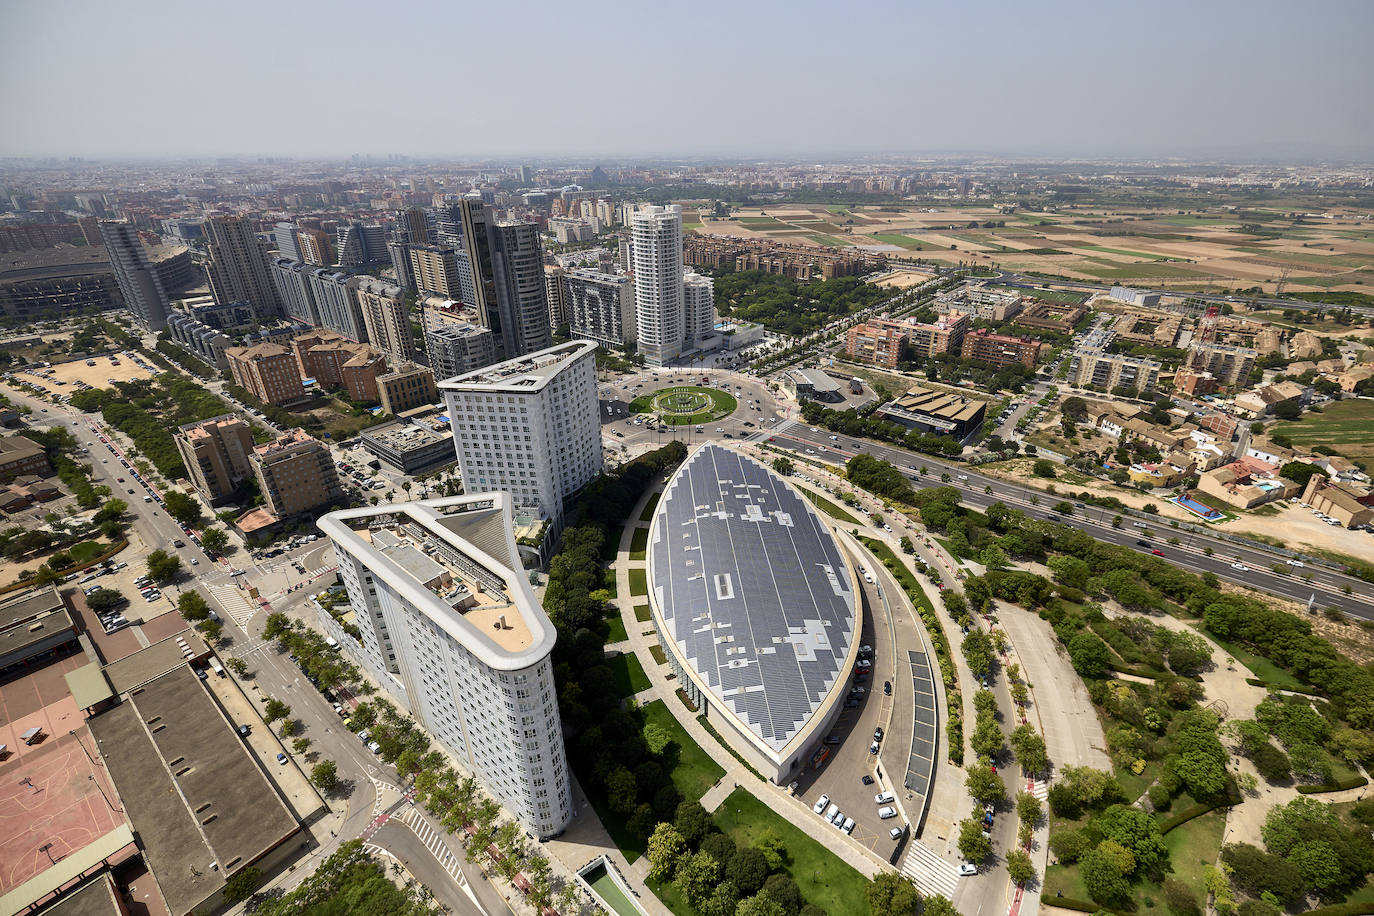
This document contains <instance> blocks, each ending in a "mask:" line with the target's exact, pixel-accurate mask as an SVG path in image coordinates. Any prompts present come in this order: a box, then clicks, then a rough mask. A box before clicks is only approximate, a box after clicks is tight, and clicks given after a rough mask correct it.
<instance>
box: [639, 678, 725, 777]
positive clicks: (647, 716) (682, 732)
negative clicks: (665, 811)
mask: <svg viewBox="0 0 1374 916" xmlns="http://www.w3.org/2000/svg"><path fill="white" fill-rule="evenodd" d="M640 712H641V714H642V715H643V716H644V724H645V725H651V724H652V725H657V726H659V727H660V728H662V729H663V730H664V731H666V732H667V733H668V735H669V737H670V739H671V740H672V742H673V744H675V745H676V746H677V761H676V763H675V764H674V766H673V769H672V772H670V773H669V774H668V775H669V776H670V777H671V778H672V780H673V785H675V786H677V790H678V791H679V792H681V793H682V797H683V798H684V799H686V800H688V801H700V800H701V796H703V795H705V794H706V790H707V789H709V788H711V787H712V786H713V785H715V784H716V783H717V782H719V781H720V778H721V777H722V776H724V775H725V768H724V767H722V766H721V765H720V764H718V763H716V762H715V761H714V760H712V759H711V755H710V754H707V753H706V752H705V751H703V750H702V749H701V745H699V744H697V743H696V742H695V741H693V740H692V736H691V735H689V734H687V730H686V729H685V728H683V727H682V724H681V723H680V722H678V720H677V719H675V718H674V717H673V714H672V713H671V712H669V711H668V707H667V706H666V705H664V703H663V701H662V700H654V701H653V702H652V703H649V704H647V705H645V706H644V707H642V708H641V709H640Z"/></svg>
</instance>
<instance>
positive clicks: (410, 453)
mask: <svg viewBox="0 0 1374 916" xmlns="http://www.w3.org/2000/svg"><path fill="white" fill-rule="evenodd" d="M359 439H360V441H361V442H362V446H363V448H365V449H367V450H368V451H369V452H371V453H372V454H374V455H376V456H377V458H378V459H379V460H381V461H385V462H386V463H387V464H389V465H391V466H392V467H394V468H396V469H397V470H398V471H401V472H403V473H406V474H419V473H422V472H424V471H428V470H429V469H430V468H436V467H439V466H440V465H444V464H452V463H453V460H454V452H453V434H452V433H441V432H438V431H437V430H432V429H427V428H425V427H424V426H417V425H415V424H412V423H383V424H382V425H380V426H373V427H370V428H368V429H365V430H363V432H362V435H361V436H360V437H359Z"/></svg>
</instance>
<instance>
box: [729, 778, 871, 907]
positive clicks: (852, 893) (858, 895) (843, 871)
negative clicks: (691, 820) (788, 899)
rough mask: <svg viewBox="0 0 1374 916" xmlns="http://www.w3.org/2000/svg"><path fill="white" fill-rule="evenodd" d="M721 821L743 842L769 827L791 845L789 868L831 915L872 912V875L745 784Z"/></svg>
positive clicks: (731, 798) (746, 843) (804, 890)
mask: <svg viewBox="0 0 1374 916" xmlns="http://www.w3.org/2000/svg"><path fill="white" fill-rule="evenodd" d="M715 821H716V826H718V827H720V829H721V830H722V831H723V832H724V833H727V834H729V835H730V836H731V837H732V838H733V839H734V840H735V842H736V843H738V844H739V845H741V846H750V845H753V844H754V842H755V841H757V840H758V839H759V837H761V836H763V834H764V833H765V832H769V831H771V832H772V833H774V834H776V835H777V836H778V837H779V838H780V839H781V840H782V842H783V845H784V846H785V847H786V848H787V853H788V861H787V864H786V866H785V870H786V871H787V873H788V874H790V875H791V876H792V880H793V881H795V882H797V887H799V888H800V889H801V892H802V897H803V898H804V899H805V900H806V901H807V902H808V903H814V904H816V905H817V906H819V907H820V908H821V909H823V910H825V911H826V912H827V913H831V914H839V913H844V914H846V916H861V914H865V913H869V912H871V911H870V910H869V907H868V893H867V889H868V879H866V878H865V877H864V876H863V875H861V874H859V873H858V872H857V871H855V870H854V868H853V867H851V866H850V865H847V864H846V863H845V862H843V861H841V860H840V858H839V857H838V856H836V855H835V854H834V853H833V852H831V851H830V850H828V849H826V848H825V847H824V846H822V845H821V844H820V843H817V842H816V841H815V840H813V839H811V837H810V836H809V835H807V834H805V833H803V832H802V831H801V830H799V829H797V828H796V827H794V826H792V824H791V823H790V822H789V821H788V820H786V819H785V818H783V817H781V816H779V815H778V814H776V813H774V812H773V811H772V810H770V809H769V808H768V806H767V805H765V804H764V803H763V802H761V801H759V800H758V799H757V798H755V797H754V796H753V795H751V794H749V793H748V792H747V791H745V790H744V789H736V790H735V791H734V792H732V793H730V796H729V797H728V798H726V799H725V801H724V802H722V803H721V806H720V807H719V808H717V809H716V816H715Z"/></svg>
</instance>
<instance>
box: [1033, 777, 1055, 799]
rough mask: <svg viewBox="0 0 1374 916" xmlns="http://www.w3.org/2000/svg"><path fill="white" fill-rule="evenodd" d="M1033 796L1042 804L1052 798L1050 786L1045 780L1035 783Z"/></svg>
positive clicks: (1038, 780)
mask: <svg viewBox="0 0 1374 916" xmlns="http://www.w3.org/2000/svg"><path fill="white" fill-rule="evenodd" d="M1031 794H1032V795H1034V796H1035V797H1036V798H1038V799H1040V800H1041V801H1042V802H1043V801H1048V800H1049V797H1050V784H1049V783H1048V782H1046V781H1045V780H1043V779H1037V780H1036V781H1035V787H1034V788H1033V789H1032V790H1031Z"/></svg>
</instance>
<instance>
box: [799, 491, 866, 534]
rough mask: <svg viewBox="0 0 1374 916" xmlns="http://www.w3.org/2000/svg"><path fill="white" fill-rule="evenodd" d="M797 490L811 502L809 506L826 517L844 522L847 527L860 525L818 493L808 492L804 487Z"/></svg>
mask: <svg viewBox="0 0 1374 916" xmlns="http://www.w3.org/2000/svg"><path fill="white" fill-rule="evenodd" d="M798 489H800V490H801V491H802V494H803V495H805V496H806V498H807V499H809V500H810V501H811V505H813V506H815V507H816V508H817V509H820V510H821V511H822V512H824V513H825V514H826V515H828V516H830V517H831V518H833V519H835V520H836V521H840V522H844V523H845V524H847V525H858V524H861V522H860V521H859V520H858V519H857V518H855V517H854V516H853V515H851V514H850V513H848V512H846V511H845V510H844V509H841V508H840V507H839V506H838V505H836V504H835V503H833V502H831V501H830V500H828V499H826V498H825V497H824V496H822V495H820V494H819V493H816V492H814V491H813V490H809V489H807V488H805V487H799V488H798Z"/></svg>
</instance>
